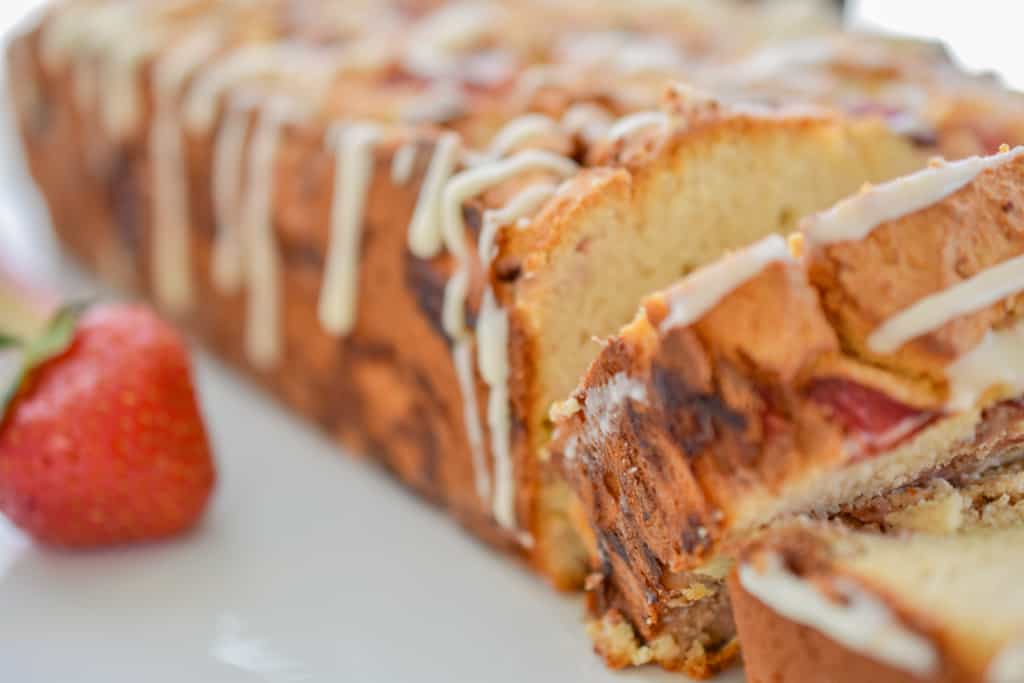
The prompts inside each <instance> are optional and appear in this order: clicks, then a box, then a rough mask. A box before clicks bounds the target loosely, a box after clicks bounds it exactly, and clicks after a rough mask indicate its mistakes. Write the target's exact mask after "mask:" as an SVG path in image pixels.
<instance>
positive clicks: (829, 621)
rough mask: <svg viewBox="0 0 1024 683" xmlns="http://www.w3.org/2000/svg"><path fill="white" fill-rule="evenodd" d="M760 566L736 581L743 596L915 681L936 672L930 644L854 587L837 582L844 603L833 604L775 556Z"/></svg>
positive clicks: (747, 569)
mask: <svg viewBox="0 0 1024 683" xmlns="http://www.w3.org/2000/svg"><path fill="white" fill-rule="evenodd" d="M763 560H764V565H765V566H763V567H761V568H760V569H755V568H754V567H752V566H751V565H749V564H744V565H741V566H740V568H739V579H740V583H741V584H742V585H743V587H744V588H745V589H746V590H747V592H749V593H750V594H751V595H753V596H754V597H755V598H757V599H758V600H760V601H761V602H763V603H764V604H765V605H766V606H767V607H769V608H770V609H772V610H774V611H776V612H778V613H779V614H780V615H782V616H783V617H785V618H786V619H790V620H792V621H795V622H797V623H799V624H802V625H804V626H809V627H811V628H813V629H816V630H818V631H821V632H822V633H823V634H824V635H826V636H828V637H829V638H830V639H832V640H834V641H836V642H837V643H839V644H840V645H842V646H844V647H848V648H850V649H851V650H854V651H856V652H859V653H861V654H863V655H866V656H868V657H871V658H872V659H876V660H879V661H882V662H885V663H886V664H889V665H891V666H894V667H897V668H899V669H903V670H905V671H909V672H911V673H914V674H917V675H920V676H924V675H927V674H929V673H932V672H933V671H934V670H935V668H936V666H937V665H938V663H939V655H938V653H937V652H936V650H935V648H934V646H933V645H932V643H931V642H930V641H929V640H928V639H927V638H925V637H923V636H921V635H919V634H917V633H914V632H913V631H911V630H909V629H907V628H906V627H904V626H903V625H902V624H901V623H899V621H898V619H897V617H896V615H894V614H893V613H892V611H891V610H890V609H889V608H888V607H887V606H886V605H885V604H884V603H883V602H881V601H880V600H878V599H877V598H875V597H874V596H873V595H871V594H870V593H868V592H867V591H865V590H863V589H862V588H861V587H860V586H858V585H857V584H855V583H853V582H852V581H849V580H843V579H840V580H838V581H836V582H835V584H834V585H835V587H836V589H837V590H839V591H840V592H841V593H842V594H843V597H844V598H846V602H845V604H840V603H836V602H832V601H831V600H829V599H828V598H826V597H825V596H824V595H822V594H821V593H820V592H819V591H818V590H817V589H816V588H815V587H814V586H813V585H812V584H810V583H807V582H806V581H803V580H802V579H800V577H798V576H796V575H794V574H793V573H792V572H790V571H789V570H788V569H786V567H785V565H784V564H783V562H782V560H781V559H780V558H779V557H778V556H777V555H767V556H765V557H764V558H763Z"/></svg>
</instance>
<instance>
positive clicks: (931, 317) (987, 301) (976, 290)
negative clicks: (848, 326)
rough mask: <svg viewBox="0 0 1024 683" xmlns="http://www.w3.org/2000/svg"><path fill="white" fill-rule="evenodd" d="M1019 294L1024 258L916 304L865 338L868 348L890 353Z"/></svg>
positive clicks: (929, 296) (932, 295)
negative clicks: (937, 329) (928, 333)
mask: <svg viewBox="0 0 1024 683" xmlns="http://www.w3.org/2000/svg"><path fill="white" fill-rule="evenodd" d="M1021 290H1024V256H1018V257H1016V258H1012V259H1009V260H1006V261H1003V262H1002V263H999V264H997V265H995V266H992V267H991V268H986V269H985V270H983V271H981V272H979V273H977V274H976V275H973V276H972V277H969V278H967V279H966V280H963V281H962V282H959V283H957V284H955V285H953V286H952V287H949V288H947V289H945V290H943V291H940V292H935V293H934V294H929V295H928V296H926V297H924V298H923V299H920V300H919V301H916V302H915V303H913V304H912V305H911V306H909V307H908V308H905V309H903V310H902V311H900V312H899V313H897V314H895V315H893V316H892V317H890V318H889V319H888V320H886V321H885V322H884V323H882V324H881V325H880V326H879V327H877V328H876V329H875V330H874V331H873V332H872V333H871V336H869V337H868V346H869V347H870V348H871V350H872V351H875V352H876V353H892V352H893V351H896V350H897V349H898V348H900V347H901V346H903V345H904V344H905V343H907V342H908V341H910V340H911V339H914V338H915V337H919V336H920V335H922V334H925V333H927V332H930V331H932V330H934V329H936V328H938V327H941V326H942V325H945V324H946V323H948V322H950V321H951V320H953V319H954V318H957V317H959V316H962V315H967V314H969V313H974V312H975V311H979V310H981V309H983V308H986V307H988V306H991V305H992V304H994V303H996V302H998V301H1000V300H1001V299H1004V298H1006V297H1008V296H1011V295H1013V294H1016V293H1018V292H1020V291H1021Z"/></svg>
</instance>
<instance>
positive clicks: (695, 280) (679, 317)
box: [660, 235, 793, 332]
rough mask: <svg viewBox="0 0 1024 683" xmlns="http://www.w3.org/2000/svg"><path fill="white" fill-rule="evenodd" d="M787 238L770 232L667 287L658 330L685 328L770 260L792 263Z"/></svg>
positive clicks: (756, 273)
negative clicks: (666, 309) (662, 314)
mask: <svg viewBox="0 0 1024 683" xmlns="http://www.w3.org/2000/svg"><path fill="white" fill-rule="evenodd" d="M792 260H793V257H792V256H791V255H790V252H789V248H788V247H787V246H786V240H784V239H783V238H782V237H780V236H779V235H770V236H768V237H765V238H764V239H761V240H759V241H757V242H755V243H754V244H752V245H750V246H749V247H746V248H744V249H741V250H740V251H736V252H733V253H731V254H729V255H727V256H725V257H724V258H722V259H721V260H719V261H718V262H717V263H713V264H711V265H709V266H705V267H704V268H700V269H698V270H696V271H694V272H693V273H692V274H691V275H689V276H687V277H686V278H685V279H684V280H683V281H682V282H680V283H679V284H677V285H675V286H674V287H672V288H671V289H669V290H668V292H667V294H666V299H667V301H668V307H669V310H668V315H666V316H665V319H664V320H662V321H661V325H660V329H661V331H662V332H666V331H668V330H670V329H672V328H674V327H685V326H686V325H691V324H693V323H695V322H697V321H698V320H699V319H700V318H702V317H703V316H704V314H706V313H707V312H708V311H710V310H711V309H712V308H714V307H715V305H717V304H718V302H720V301H721V300H722V299H723V298H725V297H726V296H728V295H729V294H730V293H731V292H732V291H733V290H735V289H736V288H738V287H740V286H741V285H743V284H744V283H746V282H747V281H748V280H750V279H752V278H754V277H756V276H757V275H758V274H759V273H760V272H761V271H763V270H764V269H765V268H766V267H768V266H769V265H771V264H772V263H777V262H792Z"/></svg>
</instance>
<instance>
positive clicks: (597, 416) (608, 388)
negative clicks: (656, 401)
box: [583, 371, 647, 441]
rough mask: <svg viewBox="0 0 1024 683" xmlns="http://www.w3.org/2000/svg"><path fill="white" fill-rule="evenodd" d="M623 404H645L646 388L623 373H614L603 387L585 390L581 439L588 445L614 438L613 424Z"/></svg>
mask: <svg viewBox="0 0 1024 683" xmlns="http://www.w3.org/2000/svg"><path fill="white" fill-rule="evenodd" d="M627 400H630V401H634V402H636V403H646V402H647V387H646V386H644V383H643V382H641V381H640V380H638V379H635V378H633V377H630V376H629V375H627V374H626V373H625V372H621V371H620V372H616V373H615V374H614V375H612V377H611V379H609V380H608V381H607V382H606V383H605V384H601V385H598V386H596V387H591V388H590V389H589V390H587V393H586V395H585V396H584V397H583V414H584V415H585V416H586V421H587V431H586V433H585V436H586V438H587V440H588V441H596V440H600V439H606V438H608V437H610V436H614V435H615V431H616V426H615V420H616V419H617V418H618V416H619V413H620V411H621V410H622V406H623V404H624V403H625V402H626V401H627ZM595 437H596V438H595Z"/></svg>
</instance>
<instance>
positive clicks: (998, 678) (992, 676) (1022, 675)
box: [987, 640, 1024, 683]
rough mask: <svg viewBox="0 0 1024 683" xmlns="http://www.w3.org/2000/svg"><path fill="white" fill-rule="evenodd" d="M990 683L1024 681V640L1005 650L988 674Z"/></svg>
mask: <svg viewBox="0 0 1024 683" xmlns="http://www.w3.org/2000/svg"><path fill="white" fill-rule="evenodd" d="M987 678H988V683H1020V682H1021V681H1024V640H1022V641H1020V642H1016V643H1011V644H1010V645H1008V646H1006V647H1004V648H1003V651H1002V652H1000V653H999V654H998V655H997V656H996V658H995V659H993V660H992V663H991V664H989V667H988V673H987Z"/></svg>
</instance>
